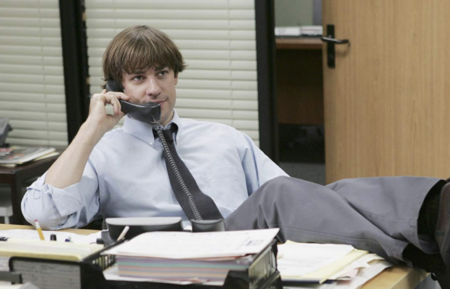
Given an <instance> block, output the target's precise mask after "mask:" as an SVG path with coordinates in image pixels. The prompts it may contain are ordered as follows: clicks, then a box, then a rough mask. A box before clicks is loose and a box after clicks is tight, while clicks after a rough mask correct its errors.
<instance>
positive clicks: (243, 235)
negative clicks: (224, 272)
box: [104, 229, 279, 259]
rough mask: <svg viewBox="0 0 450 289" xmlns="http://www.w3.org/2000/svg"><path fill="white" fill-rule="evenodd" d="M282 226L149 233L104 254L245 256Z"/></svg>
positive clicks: (191, 256) (161, 256)
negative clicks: (247, 229) (222, 230)
mask: <svg viewBox="0 0 450 289" xmlns="http://www.w3.org/2000/svg"><path fill="white" fill-rule="evenodd" d="M278 230H279V229H264V230H249V231H226V232H207V233H189V232H149V233H144V234H141V235H139V236H137V237H135V238H133V239H131V240H130V241H128V242H125V243H124V244H121V245H118V246H116V247H114V248H112V249H111V250H108V251H107V252H105V253H104V254H112V255H123V256H142V257H155V258H172V259H198V258H214V257H229V256H243V255H246V254H256V253H259V252H261V251H262V250H263V249H264V248H265V247H267V245H268V244H269V243H270V242H271V241H272V239H273V238H274V237H275V236H276V234H277V233H278Z"/></svg>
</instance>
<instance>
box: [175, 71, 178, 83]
mask: <svg viewBox="0 0 450 289" xmlns="http://www.w3.org/2000/svg"><path fill="white" fill-rule="evenodd" d="M174 79H175V85H177V83H178V73H175V75H174Z"/></svg>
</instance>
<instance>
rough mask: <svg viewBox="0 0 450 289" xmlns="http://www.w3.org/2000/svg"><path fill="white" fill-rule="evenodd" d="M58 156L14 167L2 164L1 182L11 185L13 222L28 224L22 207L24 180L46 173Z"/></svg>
mask: <svg viewBox="0 0 450 289" xmlns="http://www.w3.org/2000/svg"><path fill="white" fill-rule="evenodd" d="M57 158H58V156H54V157H50V158H46V159H43V160H40V161H32V162H29V163H26V164H23V165H18V166H15V167H12V168H8V167H1V166H0V183H2V184H8V185H9V186H10V187H11V203H12V207H13V217H12V218H11V223H13V224H26V221H25V219H24V217H23V215H22V210H21V209H20V202H21V201H22V197H23V193H22V185H23V182H24V181H26V180H28V179H31V178H35V177H39V176H41V175H42V174H44V173H45V171H47V170H48V168H49V167H50V166H51V165H52V164H53V162H54V161H55V160H56V159H57Z"/></svg>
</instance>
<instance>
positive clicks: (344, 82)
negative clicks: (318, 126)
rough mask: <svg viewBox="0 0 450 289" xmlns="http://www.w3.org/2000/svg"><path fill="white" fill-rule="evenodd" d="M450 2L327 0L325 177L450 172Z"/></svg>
mask: <svg viewBox="0 0 450 289" xmlns="http://www.w3.org/2000/svg"><path fill="white" fill-rule="evenodd" d="M449 11H450V1H448V0H429V1H423V0H395V1H392V0H371V1H370V0H323V24H324V34H325V33H326V25H327V24H334V25H335V36H336V38H337V39H349V40H350V43H351V45H350V46H348V45H336V46H335V47H336V68H334V69H331V68H328V67H327V58H326V45H325V44H324V45H325V46H324V53H323V63H324V66H323V71H324V110H325V141H326V144H325V147H326V174H327V183H329V182H333V181H336V180H338V179H342V178H351V177H372V176H387V175H415V176H425V175H426V176H434V177H439V178H448V177H450V51H449V49H450V43H449V42H450V37H449V36H450V31H449V27H450V17H449V13H448V12H449Z"/></svg>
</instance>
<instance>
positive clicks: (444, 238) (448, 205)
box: [434, 183, 450, 289]
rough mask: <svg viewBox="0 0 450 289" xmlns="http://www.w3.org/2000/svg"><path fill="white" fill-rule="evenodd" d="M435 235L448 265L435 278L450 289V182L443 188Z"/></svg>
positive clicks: (445, 288) (444, 287) (442, 286)
mask: <svg viewBox="0 0 450 289" xmlns="http://www.w3.org/2000/svg"><path fill="white" fill-rule="evenodd" d="M434 237H435V240H436V243H437V244H438V246H439V251H440V253H441V257H442V259H443V261H444V263H445V267H446V268H445V269H443V270H441V272H435V274H434V278H435V279H436V280H437V281H438V282H439V285H440V286H441V288H442V289H450V183H447V184H446V185H445V186H444V187H443V188H442V190H441V200H440V203H439V217H438V222H437V225H436V231H435V234H434Z"/></svg>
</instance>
